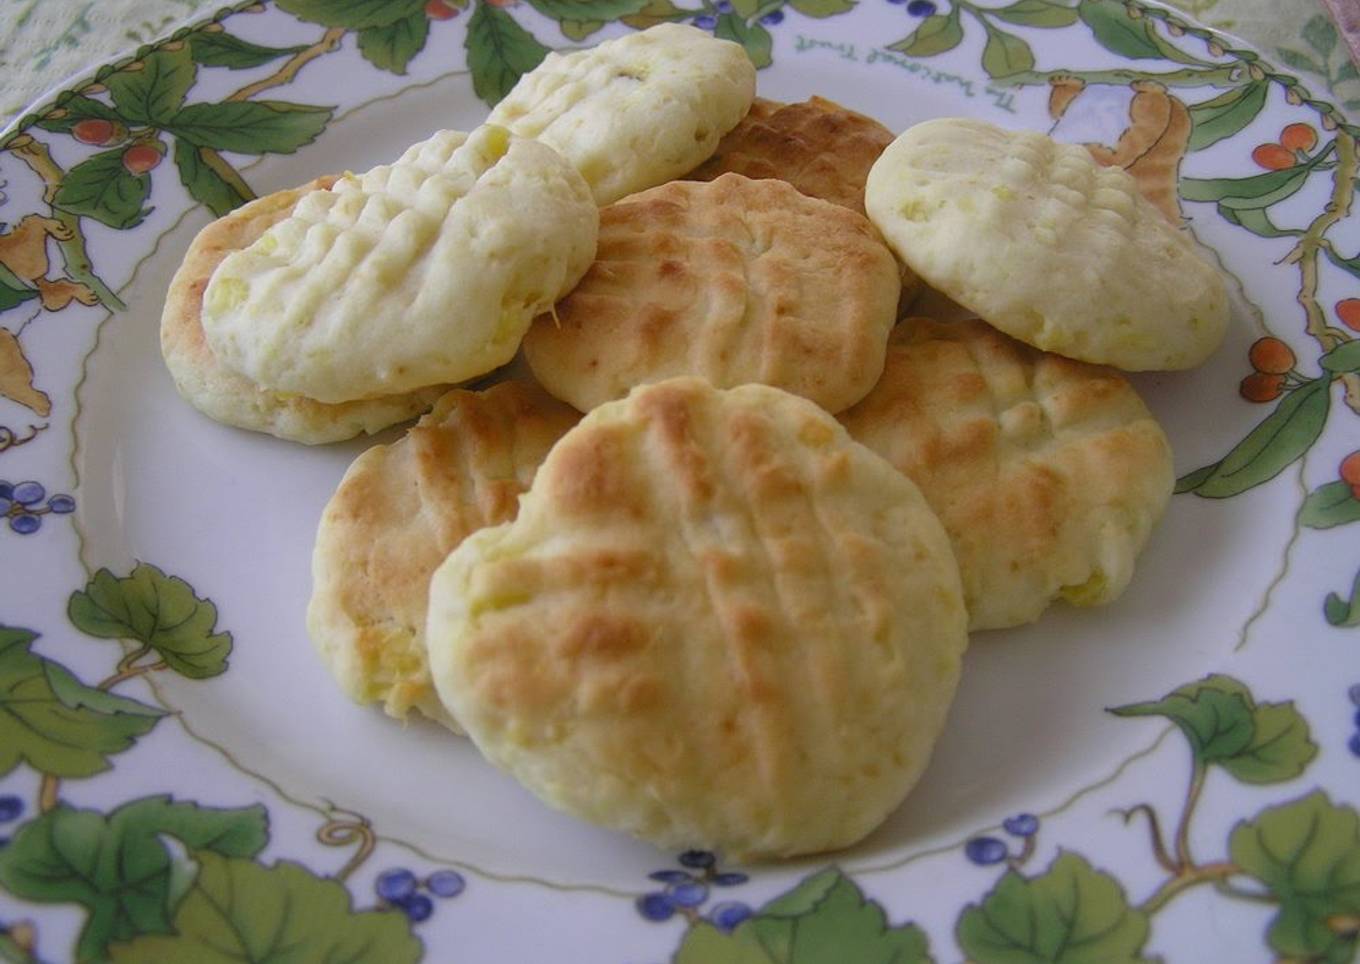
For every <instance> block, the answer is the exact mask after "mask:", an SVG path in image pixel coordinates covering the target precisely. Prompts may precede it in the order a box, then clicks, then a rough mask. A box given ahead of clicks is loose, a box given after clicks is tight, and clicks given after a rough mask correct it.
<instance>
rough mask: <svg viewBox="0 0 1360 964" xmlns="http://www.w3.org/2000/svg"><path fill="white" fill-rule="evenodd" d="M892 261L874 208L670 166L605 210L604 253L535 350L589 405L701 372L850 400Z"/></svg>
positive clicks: (880, 328)
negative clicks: (695, 175)
mask: <svg viewBox="0 0 1360 964" xmlns="http://www.w3.org/2000/svg"><path fill="white" fill-rule="evenodd" d="M900 293H901V280H900V275H899V273H898V267H897V263H896V261H895V260H894V258H893V256H892V252H890V251H889V250H888V249H887V248H886V247H885V246H884V245H883V242H882V241H881V240H880V238H879V237H878V232H876V231H875V230H874V228H873V225H871V224H870V223H869V222H868V221H867V220H866V219H865V218H864V217H863V216H861V215H858V214H855V213H854V212H853V211H848V210H846V209H845V208H843V207H840V206H839V205H835V204H832V203H830V202H829V201H821V200H818V199H816V198H810V197H807V196H805V195H803V194H800V193H799V192H798V191H797V190H795V189H794V188H793V187H792V186H791V185H789V184H786V183H785V182H783V181H776V180H763V181H753V180H750V179H748V178H745V177H742V176H741V175H739V174H725V175H723V176H722V177H720V178H718V179H717V180H716V181H711V182H703V181H673V182H671V183H670V184H663V185H661V186H660V187H655V188H652V189H651V190H649V191H644V192H642V193H641V194H636V195H634V196H632V197H628V198H625V199H623V200H622V201H618V202H615V203H614V204H612V205H610V206H609V207H607V208H604V209H603V210H602V211H601V212H600V245H599V251H598V254H597V256H596V260H595V263H594V264H593V265H592V266H591V268H590V270H589V271H588V272H587V273H586V276H585V277H584V278H583V279H582V280H581V283H580V284H579V285H578V286H577V287H576V289H575V290H574V291H572V292H571V294H569V295H567V297H566V298H564V299H563V300H562V301H561V302H559V303H558V305H557V309H556V311H555V312H554V313H552V314H548V315H542V316H540V317H539V318H537V319H536V320H535V321H534V324H533V326H532V327H531V328H530V330H529V333H528V335H526V336H525V339H524V354H525V357H526V359H527V360H528V362H529V365H530V367H532V368H533V371H534V374H535V376H537V378H538V379H539V381H541V382H542V383H543V386H544V387H545V388H547V389H548V391H550V392H551V393H552V394H554V395H556V396H557V397H558V398H560V399H562V400H564V401H566V402H570V403H571V404H572V405H574V406H575V407H576V408H578V409H580V410H581V411H583V412H584V411H589V410H590V409H592V408H594V407H595V406H596V405H598V404H600V403H601V402H606V401H609V400H610V399H615V398H621V397H623V396H624V395H625V394H627V392H628V390H629V389H630V388H632V387H633V386H634V385H639V384H642V383H645V382H655V381H661V380H662V379H664V378H668V377H671V376H675V375H701V376H703V377H705V378H707V379H708V380H709V381H711V382H712V383H713V384H715V385H717V386H718V387H720V388H728V387H731V386H734V385H741V384H745V383H747V382H760V383H762V384H766V385H773V386H775V387H777V388H782V389H784V390H786V391H790V392H793V393H794V394H797V395H802V396H803V397H804V398H810V399H812V400H813V401H814V402H816V403H817V404H819V405H821V406H822V407H823V408H825V409H826V410H827V411H830V412H837V411H840V410H841V409H843V408H846V407H847V406H849V405H853V404H854V403H855V402H857V401H858V400H859V399H861V398H863V397H864V395H865V394H866V393H867V392H868V391H869V389H870V388H872V387H873V384H874V382H875V381H877V379H878V374H879V372H880V371H882V369H883V348H884V345H885V344H886V343H887V340H888V332H889V331H890V330H891V328H892V326H893V322H894V321H895V320H896V317H897V300H898V296H899V294H900Z"/></svg>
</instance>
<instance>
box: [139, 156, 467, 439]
mask: <svg viewBox="0 0 1360 964" xmlns="http://www.w3.org/2000/svg"><path fill="white" fill-rule="evenodd" d="M336 180H337V178H335V177H319V178H317V179H316V180H314V181H312V182H310V183H309V184H305V185H303V186H302V187H300V188H294V189H290V190H285V191H275V192H274V193H273V194H269V195H266V196H265V197H262V198H258V199H256V200H254V201H251V202H250V203H249V204H247V205H245V206H244V207H240V208H237V209H236V210H235V211H232V212H231V213H229V214H226V215H223V216H222V217H220V218H218V219H217V220H216V221H213V222H212V223H211V224H209V225H208V226H207V227H205V228H204V229H203V230H202V231H200V232H199V233H198V236H197V237H195V238H194V240H193V242H192V243H191V244H190V245H189V250H188V251H187V252H185V255H184V262H183V264H181V265H180V267H179V270H178V271H176V272H175V277H174V279H173V280H172V281H171V282H170V289H169V291H168V292H167V293H166V296H165V310H164V312H163V313H162V315H161V354H162V355H163V356H164V357H165V364H166V367H167V368H169V369H170V375H171V376H172V377H173V378H174V380H175V387H176V388H177V389H179V393H180V395H182V396H183V397H184V398H185V400H186V401H188V402H189V404H191V405H193V406H194V407H195V408H197V409H198V410H199V411H200V412H202V413H203V414H205V415H207V416H208V417H209V418H213V419H216V420H217V421H219V422H223V423H225V424H227V425H234V426H236V427H237V428H246V429H251V430H252V431H255V432H266V433H268V434H269V435H275V436H278V437H279V438H283V439H289V440H291V441H294V442H305V443H307V444H309V445H316V444H320V443H323V442H339V441H342V440H343V439H347V438H353V437H354V436H356V435H360V434H363V433H373V432H377V431H379V430H381V429H384V428H387V427H388V426H389V425H394V424H396V423H397V422H404V421H406V420H407V419H409V418H415V417H416V416H417V415H419V414H420V413H421V412H424V411H427V410H428V409H429V407H430V406H431V405H432V404H434V400H435V399H436V398H438V397H439V396H440V395H441V394H442V393H443V392H445V391H447V390H448V386H447V385H437V386H434V387H431V388H425V389H421V390H419V391H414V392H407V393H405V394H401V395H386V396H383V397H381V398H371V399H366V400H364V401H357V402H341V403H339V404H327V403H325V402H318V401H315V400H313V399H310V398H305V397H303V396H301V395H294V394H287V393H284V392H275V391H270V390H269V389H266V388H262V387H261V386H259V385H257V384H255V383H254V382H252V381H250V380H249V379H248V378H246V377H245V376H244V375H241V374H239V373H237V372H236V371H233V370H232V369H230V368H228V367H227V366H226V365H224V364H222V363H221V362H220V361H218V359H217V357H216V356H215V355H213V352H212V349H211V348H210V347H209V346H208V342H207V338H206V337H205V335H204V333H203V324H202V309H203V292H204V290H205V289H206V288H207V287H208V279H209V278H211V277H212V273H213V270H214V269H215V268H216V267H217V266H218V265H219V264H221V262H222V260H223V259H224V258H226V257H227V255H229V254H231V253H232V252H234V251H241V250H243V249H245V248H247V247H249V246H250V245H251V244H253V243H254V242H255V241H256V240H258V239H259V238H260V236H261V235H263V234H264V233H265V232H266V231H267V230H269V229H270V228H271V227H273V226H274V225H275V224H277V223H278V222H279V221H282V220H283V219H284V218H286V217H287V216H288V215H289V213H290V212H291V211H292V210H293V206H294V205H295V204H296V203H297V202H298V200H299V199H300V198H302V197H303V196H304V195H306V194H307V193H309V192H311V191H320V190H329V189H330V186H331V185H332V184H333V183H335V181H336Z"/></svg>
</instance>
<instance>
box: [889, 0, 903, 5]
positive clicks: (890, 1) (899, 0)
mask: <svg viewBox="0 0 1360 964" xmlns="http://www.w3.org/2000/svg"><path fill="white" fill-rule="evenodd" d="M888 2H889V3H896V4H903V3H906V2H907V0H888Z"/></svg>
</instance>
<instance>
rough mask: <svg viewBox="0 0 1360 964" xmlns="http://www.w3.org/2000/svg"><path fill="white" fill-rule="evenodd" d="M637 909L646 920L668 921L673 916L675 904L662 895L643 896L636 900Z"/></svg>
mask: <svg viewBox="0 0 1360 964" xmlns="http://www.w3.org/2000/svg"><path fill="white" fill-rule="evenodd" d="M637 909H638V913H639V914H641V915H642V916H643V917H645V918H647V920H654V921H663V920H670V919H671V917H673V916H674V915H675V904H673V903H672V902H671V899H670V898H669V897H667V896H666V895H665V894H662V893H651V894H643V895H642V896H641V897H639V898H638V899H637Z"/></svg>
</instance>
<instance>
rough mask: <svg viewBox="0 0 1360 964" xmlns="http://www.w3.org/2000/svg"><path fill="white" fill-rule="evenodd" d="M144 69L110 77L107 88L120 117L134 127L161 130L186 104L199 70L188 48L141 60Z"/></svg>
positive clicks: (158, 52)
mask: <svg viewBox="0 0 1360 964" xmlns="http://www.w3.org/2000/svg"><path fill="white" fill-rule="evenodd" d="M141 63H142V69H141V70H137V71H128V70H119V71H116V72H114V73H112V74H109V76H108V78H107V79H105V81H104V85H105V86H106V87H108V89H109V96H110V97H112V98H113V104H114V106H115V107H117V108H118V113H119V114H121V115H122V116H123V117H124V118H126V119H127V120H129V121H131V122H133V123H135V124H151V125H154V126H160V125H162V124H163V123H165V121H166V120H168V119H169V118H170V117H172V116H173V115H174V113H175V111H177V110H179V108H180V106H181V105H182V104H183V103H184V95H185V94H187V93H189V88H190V87H192V86H193V85H194V79H195V78H196V77H197V76H198V68H197V67H196V66H195V65H194V61H193V58H192V57H191V56H190V55H189V47H188V46H187V45H185V46H183V47H180V48H179V49H178V50H165V49H164V48H162V49H161V50H157V51H156V52H155V53H152V54H148V55H147V56H146V57H144V58H142V60H141Z"/></svg>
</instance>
